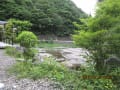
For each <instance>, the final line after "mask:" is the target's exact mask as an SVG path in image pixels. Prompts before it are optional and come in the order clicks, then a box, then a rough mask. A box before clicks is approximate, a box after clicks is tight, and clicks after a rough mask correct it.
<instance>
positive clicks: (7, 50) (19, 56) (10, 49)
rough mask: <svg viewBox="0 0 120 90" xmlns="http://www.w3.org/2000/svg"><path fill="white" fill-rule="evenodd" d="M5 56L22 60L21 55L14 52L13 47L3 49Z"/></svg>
mask: <svg viewBox="0 0 120 90" xmlns="http://www.w3.org/2000/svg"><path fill="white" fill-rule="evenodd" d="M5 51H6V54H8V55H9V56H12V57H15V58H23V54H22V53H21V52H19V51H18V50H16V48H14V47H6V48H5Z"/></svg>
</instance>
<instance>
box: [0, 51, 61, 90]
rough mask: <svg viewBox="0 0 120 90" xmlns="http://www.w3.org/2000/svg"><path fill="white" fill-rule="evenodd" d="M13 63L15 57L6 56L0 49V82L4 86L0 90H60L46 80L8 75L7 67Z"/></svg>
mask: <svg viewBox="0 0 120 90" xmlns="http://www.w3.org/2000/svg"><path fill="white" fill-rule="evenodd" d="M14 63H15V59H14V58H12V57H10V56H7V55H6V54H5V51H4V50H2V49H0V84H1V83H2V84H3V85H4V88H2V89H0V90H61V89H58V88H55V84H53V83H51V82H50V81H48V80H47V79H46V80H37V81H33V80H30V79H21V80H18V79H16V77H15V76H11V75H8V73H7V69H8V68H9V67H11V66H12V65H13V64H14Z"/></svg>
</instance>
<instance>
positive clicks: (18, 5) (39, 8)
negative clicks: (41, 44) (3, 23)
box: [0, 0, 87, 36]
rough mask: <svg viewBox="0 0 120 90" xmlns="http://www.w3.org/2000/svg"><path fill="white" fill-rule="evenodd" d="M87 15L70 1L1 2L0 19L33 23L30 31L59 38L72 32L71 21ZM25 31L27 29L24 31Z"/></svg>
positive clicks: (10, 0) (22, 0)
mask: <svg viewBox="0 0 120 90" xmlns="http://www.w3.org/2000/svg"><path fill="white" fill-rule="evenodd" d="M86 16H87V15H86V14H85V13H84V12H83V11H82V10H80V9H79V8H77V7H76V6H75V4H74V3H73V2H72V1H70V0H62V1H61V0H52V1H50V0H21V1H19V0H1V1H0V19H1V20H7V19H10V18H16V19H20V20H27V21H30V22H32V23H33V26H32V30H33V31H34V32H40V33H41V34H46V33H52V34H56V35H60V36H64V35H69V34H71V33H72V32H73V30H74V26H73V24H72V22H73V21H76V20H77V19H78V18H82V17H86ZM25 30H27V29H25Z"/></svg>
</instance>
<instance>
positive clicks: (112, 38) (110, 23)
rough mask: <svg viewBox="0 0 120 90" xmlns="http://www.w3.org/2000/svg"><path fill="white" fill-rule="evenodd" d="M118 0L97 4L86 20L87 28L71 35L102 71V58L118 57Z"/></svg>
mask: <svg viewBox="0 0 120 90" xmlns="http://www.w3.org/2000/svg"><path fill="white" fill-rule="evenodd" d="M119 3H120V1H118V0H115V1H112V0H105V1H103V2H101V3H100V4H99V6H98V9H97V13H96V16H95V17H94V18H91V19H89V21H88V22H87V23H88V24H87V28H88V30H87V31H86V30H83V31H80V32H78V34H76V35H73V39H74V41H75V43H76V44H77V45H78V46H81V47H83V48H86V49H88V50H89V51H90V52H91V54H92V55H93V57H92V59H93V60H95V63H96V69H97V71H99V72H102V73H103V72H104V67H103V65H104V60H105V59H107V58H109V57H111V56H117V57H118V58H119V57H120V51H119V49H120V30H119V29H120V28H119V24H120V21H119V19H120V17H119V15H120V13H119V10H118V9H119V8H120V6H119Z"/></svg>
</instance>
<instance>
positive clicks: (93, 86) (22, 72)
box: [9, 58, 115, 90]
mask: <svg viewBox="0 0 120 90" xmlns="http://www.w3.org/2000/svg"><path fill="white" fill-rule="evenodd" d="M9 71H10V73H11V74H15V75H16V76H17V77H18V78H31V79H34V80H37V79H43V78H48V79H50V80H52V81H55V82H59V83H60V86H63V87H64V88H65V90H114V89H113V88H114V87H115V86H114V85H113V84H112V82H111V80H110V79H87V78H83V76H84V75H98V74H97V72H95V70H94V69H93V68H92V67H89V68H81V69H80V70H79V71H76V70H70V69H68V68H66V67H65V66H64V65H62V64H60V63H58V62H55V61H54V60H53V59H52V58H46V60H45V61H44V62H43V63H40V64H36V65H35V64H32V63H30V62H28V63H21V62H18V63H17V64H16V65H14V66H13V67H12V68H10V70H9Z"/></svg>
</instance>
